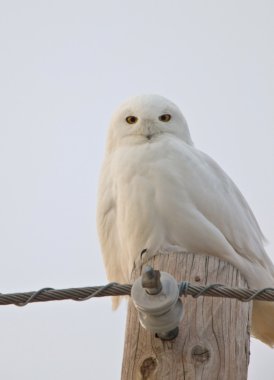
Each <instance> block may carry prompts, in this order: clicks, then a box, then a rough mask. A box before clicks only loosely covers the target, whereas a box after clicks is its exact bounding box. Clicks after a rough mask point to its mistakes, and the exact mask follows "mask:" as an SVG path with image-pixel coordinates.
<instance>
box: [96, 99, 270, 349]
mask: <svg viewBox="0 0 274 380" xmlns="http://www.w3.org/2000/svg"><path fill="white" fill-rule="evenodd" d="M163 114H170V115H171V119H170V121H168V122H163V121H160V120H159V116H160V115H163ZM127 116H135V117H137V118H138V121H137V122H136V123H135V124H128V123H127V122H126V117H127ZM97 224H98V231H99V237H100V241H101V246H102V252H103V257H104V262H105V266H106V271H107V274H108V278H109V280H110V281H118V282H128V281H129V279H130V274H131V271H132V268H133V266H134V262H135V261H137V260H138V259H139V257H140V254H141V252H142V251H143V249H147V250H148V251H149V252H156V251H158V250H166V249H169V250H170V249H174V250H178V249H179V250H185V251H191V252H196V253H204V254H208V255H215V256H218V257H220V258H221V259H223V260H226V261H229V262H231V263H232V264H233V265H234V266H236V267H237V268H239V270H240V271H241V272H242V274H243V275H244V276H245V278H246V279H247V281H248V285H249V286H250V287H252V288H261V287H266V286H272V287H274V267H273V264H272V262H271V260H270V259H269V257H268V256H267V254H266V252H265V250H264V247H263V241H264V237H263V235H262V232H261V230H260V228H259V226H258V223H257V221H256V219H255V217H254V215H253V213H252V211H251V210H250V208H249V206H248V204H247V202H246V201H245V199H244V197H243V196H242V194H241V193H240V191H239V190H238V189H237V187H236V186H235V184H234V183H233V182H232V181H231V179H230V178H229V177H228V176H227V174H226V173H225V172H224V171H223V170H222V169H221V168H220V167H219V166H218V165H217V164H216V162H214V161H213V160H212V159H211V158H210V157H208V156H207V155H206V154H204V153H202V152H201V151H199V150H197V149H196V148H195V147H194V146H193V143H192V141H191V138H190V134H189V130H188V126H187V124H186V121H185V119H184V117H183V115H182V114H181V112H180V110H179V109H178V108H177V107H176V106H175V105H174V104H173V103H171V102H170V101H168V100H167V99H165V98H163V97H160V96H158V95H144V96H138V97H134V98H131V99H129V100H128V101H127V102H126V103H125V104H123V105H122V106H121V107H120V108H119V109H118V111H117V112H116V113H115V115H114V117H113V119H112V122H111V125H110V129H109V134H108V141H107V150H106V156H105V160H104V163H103V168H102V174H101V180H100V186H99V197H98V211H97ZM253 310H254V311H253V326H252V328H253V334H254V335H255V336H256V337H258V338H259V339H261V340H262V341H264V342H266V343H267V344H269V345H274V305H273V303H267V302H260V301H257V302H254V309H253Z"/></svg>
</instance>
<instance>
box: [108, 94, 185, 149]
mask: <svg viewBox="0 0 274 380" xmlns="http://www.w3.org/2000/svg"><path fill="white" fill-rule="evenodd" d="M167 135H173V136H175V137H176V138H178V139H181V140H183V141H184V142H185V143H186V144H189V145H193V144H192V141H191V137H190V133H189V129H188V126H187V123H186V120H185V118H184V116H183V115H182V113H181V111H180V110H179V108H178V107H177V106H176V105H175V104H174V103H172V102H171V101H170V100H168V99H166V98H164V97H162V96H160V95H139V96H134V97H131V98H129V99H128V100H127V101H126V102H124V103H123V104H122V105H121V106H120V107H119V108H118V109H117V110H116V112H115V113H114V115H113V117H112V119H111V123H110V128H109V134H108V144H107V146H108V148H107V149H108V151H112V150H115V149H116V148H117V147H119V146H122V145H136V144H148V143H150V144H151V143H154V142H156V141H159V139H161V138H164V137H165V136H167Z"/></svg>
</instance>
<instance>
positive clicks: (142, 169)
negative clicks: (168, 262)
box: [114, 149, 186, 236]
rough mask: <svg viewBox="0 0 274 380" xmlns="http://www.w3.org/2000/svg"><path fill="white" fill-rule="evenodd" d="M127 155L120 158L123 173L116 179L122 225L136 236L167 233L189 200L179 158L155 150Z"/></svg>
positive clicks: (118, 212) (116, 165)
mask: <svg viewBox="0 0 274 380" xmlns="http://www.w3.org/2000/svg"><path fill="white" fill-rule="evenodd" d="M124 153H125V154H123V155H121V156H120V157H117V162H116V163H115V167H116V168H120V169H119V170H118V171H117V172H116V174H115V175H114V178H115V192H116V199H117V204H116V207H117V215H118V218H119V224H120V225H123V230H124V231H127V233H128V234H129V233H130V234H136V236H138V235H140V234H142V235H146V234H151V233H152V231H156V230H158V232H160V231H159V230H165V231H166V230H167V228H168V227H167V226H170V225H171V224H172V220H173V221H174V215H176V214H177V213H178V207H179V206H180V207H181V200H182V198H184V197H186V192H185V188H184V179H183V173H182V170H181V169H182V168H180V165H178V163H177V160H176V155H174V154H171V153H170V152H169V151H166V152H165V154H163V151H162V150H161V151H159V150H152V149H147V150H146V149H140V150H139V151H138V150H136V149H135V151H134V153H133V154H130V153H129V152H127V154H126V152H124ZM172 153H173V152H172ZM178 203H180V205H179V204H178ZM171 219H172V220H171Z"/></svg>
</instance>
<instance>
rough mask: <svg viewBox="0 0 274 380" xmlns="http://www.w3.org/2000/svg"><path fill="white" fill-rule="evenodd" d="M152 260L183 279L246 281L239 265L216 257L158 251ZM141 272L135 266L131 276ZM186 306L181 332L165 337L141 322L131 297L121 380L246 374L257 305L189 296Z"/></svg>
mask: <svg viewBox="0 0 274 380" xmlns="http://www.w3.org/2000/svg"><path fill="white" fill-rule="evenodd" d="M147 264H150V265H152V266H153V268H154V269H159V270H162V271H165V272H168V273H170V274H172V275H173V276H174V277H175V278H176V280H177V281H178V282H179V281H183V280H186V281H189V282H193V283H197V284H200V285H209V284H212V283H220V284H224V285H227V286H232V287H245V286H247V285H246V282H245V280H244V279H243V277H242V276H241V274H240V273H239V272H238V270H237V269H235V268H234V267H233V266H232V265H230V264H229V263H226V262H223V261H220V260H219V259H218V258H216V257H208V256H205V255H197V254H192V253H184V252H183V253H182V252H181V253H178V252H177V253H169V254H158V255H156V256H154V257H153V258H152V259H150V260H149V261H148V262H146V265H147ZM141 271H142V268H141V267H139V268H136V269H135V270H134V272H133V274H132V281H134V279H136V278H137V277H139V276H140V273H141ZM183 308H184V317H183V320H182V322H181V324H180V331H179V335H178V337H177V338H176V339H174V340H171V341H165V342H164V341H162V340H161V339H159V338H156V337H155V336H154V335H153V334H152V333H151V332H149V331H147V330H145V329H143V328H142V327H141V325H140V323H139V319H138V315H137V311H136V309H135V307H134V305H133V303H132V301H131V300H130V301H129V305H128V315H127V326H126V336H125V346H124V358H123V365H122V377H121V378H122V380H156V379H157V380H177V379H180V380H181V379H186V380H215V379H216V380H217V379H220V380H244V379H247V369H248V363H249V341H250V323H251V309H252V304H251V303H243V302H240V301H237V300H234V299H227V298H214V297H199V298H197V299H194V298H192V297H191V296H187V297H183Z"/></svg>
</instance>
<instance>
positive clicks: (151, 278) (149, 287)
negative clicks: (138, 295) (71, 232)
mask: <svg viewBox="0 0 274 380" xmlns="http://www.w3.org/2000/svg"><path fill="white" fill-rule="evenodd" d="M160 277H161V273H160V271H159V270H154V269H153V268H152V267H151V266H147V267H145V269H144V272H143V274H142V287H143V288H145V289H146V292H147V293H148V294H158V293H160V291H161V290H162V284H161V280H160Z"/></svg>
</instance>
